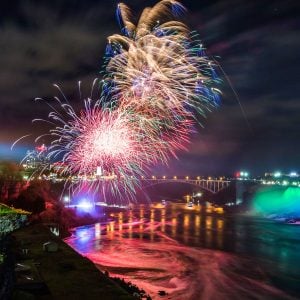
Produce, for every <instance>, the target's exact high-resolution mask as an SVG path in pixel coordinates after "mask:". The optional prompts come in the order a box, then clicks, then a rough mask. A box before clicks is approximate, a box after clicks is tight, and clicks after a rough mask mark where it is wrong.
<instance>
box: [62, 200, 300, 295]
mask: <svg viewBox="0 0 300 300" xmlns="http://www.w3.org/2000/svg"><path fill="white" fill-rule="evenodd" d="M112 217H113V221H110V222H107V223H97V224H95V225H94V226H87V227H80V228H77V229H76V230H75V231H74V236H73V238H70V239H68V240H67V242H68V243H69V244H70V245H71V246H72V247H74V248H75V249H76V250H77V251H79V252H81V253H82V254H84V255H86V256H88V257H89V258H90V259H91V260H93V261H94V262H95V263H97V264H98V265H100V266H101V267H102V268H105V269H109V271H110V272H111V273H112V274H114V275H116V276H121V277H124V278H125V279H127V280H130V281H133V282H134V283H136V284H138V285H140V286H141V287H143V288H144V289H146V290H147V291H148V292H150V293H152V296H154V298H155V295H156V292H157V291H158V290H159V289H164V290H167V291H168V292H169V293H170V294H171V295H172V297H171V299H187V300H188V299H197V300H198V299H289V296H288V295H287V294H285V293H284V292H281V291H280V289H283V290H284V289H286V290H287V291H289V292H291V293H292V294H294V295H297V296H298V295H300V288H299V285H298V283H299V278H300V270H299V268H298V265H297V263H295V262H298V261H299V260H300V226H299V227H297V226H288V225H281V224H276V223H273V222H270V221H267V220H263V219H257V218H251V217H246V216H232V215H226V214H224V213H223V212H222V211H217V210H216V209H214V208H213V207H204V206H195V207H193V208H192V209H191V208H187V207H186V206H185V205H179V204H172V205H167V206H166V207H165V206H161V205H156V206H155V205H154V206H152V207H147V206H142V205H141V206H138V207H135V208H134V209H132V210H131V211H128V212H120V213H116V214H114V215H113V216H112ZM250 282H251V284H250ZM187 289H188V290H189V292H188V293H187V292H186V290H187ZM246 294H249V297H246V296H245V295H246ZM199 295H201V296H199ZM182 297H184V298H182Z"/></svg>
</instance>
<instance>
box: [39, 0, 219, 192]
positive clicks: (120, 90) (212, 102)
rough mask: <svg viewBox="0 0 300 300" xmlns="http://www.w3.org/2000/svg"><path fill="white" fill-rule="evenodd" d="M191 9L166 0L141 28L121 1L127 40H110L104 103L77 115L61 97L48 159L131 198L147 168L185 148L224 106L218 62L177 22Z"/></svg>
mask: <svg viewBox="0 0 300 300" xmlns="http://www.w3.org/2000/svg"><path fill="white" fill-rule="evenodd" d="M184 11H185V9H184V7H183V6H182V5H181V4H180V3H179V2H178V1H173V0H162V1H160V2H159V3H158V4H156V5H155V6H154V7H151V8H146V9H145V10H144V11H143V12H142V14H141V16H140V19H139V21H138V22H137V23H136V24H135V23H134V22H133V21H132V17H131V12H130V10H129V8H128V7H127V6H126V5H125V4H123V3H120V4H119V5H118V8H117V17H118V21H119V24H120V26H121V29H122V34H121V35H119V34H114V35H112V36H110V37H108V45H107V48H106V60H105V67H104V76H103V80H102V81H101V85H100V91H101V96H100V97H99V99H98V100H96V101H92V100H91V98H92V97H90V98H87V99H85V100H84V107H83V109H82V110H81V111H80V112H76V111H75V109H73V107H72V106H71V105H70V104H69V102H68V101H67V100H66V98H65V96H63V100H61V99H59V98H58V97H55V100H56V101H57V102H58V104H59V109H54V110H53V111H52V112H50V114H49V119H48V120H47V122H48V123H50V124H51V126H52V127H51V129H50V130H49V133H47V134H46V135H49V136H50V137H51V140H52V142H51V145H50V147H49V154H48V158H49V159H50V160H52V161H58V162H61V164H60V167H59V168H58V169H57V171H58V170H59V172H60V173H62V174H64V175H65V176H73V177H74V176H75V177H76V178H78V180H79V185H78V186H82V185H84V186H86V185H88V186H89V187H90V188H91V189H93V190H95V191H102V193H103V195H104V197H105V196H106V195H108V194H109V193H110V194H112V195H118V196H121V197H122V198H124V196H125V198H126V197H127V196H128V195H130V198H132V196H133V195H134V193H135V189H136V187H137V186H138V184H139V178H140V177H141V176H143V175H144V174H145V172H146V171H147V170H148V168H149V167H150V166H152V165H153V164H156V163H163V164H166V163H167V162H168V160H169V159H170V157H174V156H175V157H176V152H177V151H178V150H183V149H186V145H187V144H188V143H189V141H190V135H191V133H192V132H194V130H195V129H194V127H195V126H194V124H195V123H196V122H199V116H205V114H206V112H208V111H211V110H212V109H213V108H214V107H216V106H217V105H218V103H219V97H220V91H219V90H218V89H217V88H216V85H217V84H218V83H219V79H218V77H217V75H216V72H215V65H214V63H213V61H211V60H209V58H208V57H207V55H206V54H205V51H204V48H203V45H202V43H201V42H200V41H199V38H198V35H197V34H195V33H191V32H190V31H189V29H188V28H187V26H186V25H185V24H183V23H182V22H180V21H177V20H174V16H178V15H180V14H181V13H182V12H184ZM93 87H94V85H93ZM91 94H92V93H91ZM50 107H51V108H53V106H52V105H50ZM43 136H44V135H43ZM40 138H41V137H39V138H38V139H40ZM38 139H37V140H38ZM87 182H90V183H87ZM73 185H74V184H72V186H73ZM127 198H128V197H127Z"/></svg>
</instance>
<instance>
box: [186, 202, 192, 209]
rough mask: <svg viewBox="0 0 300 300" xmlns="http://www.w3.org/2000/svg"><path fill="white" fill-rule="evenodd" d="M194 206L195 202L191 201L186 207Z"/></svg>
mask: <svg viewBox="0 0 300 300" xmlns="http://www.w3.org/2000/svg"><path fill="white" fill-rule="evenodd" d="M193 206H194V203H193V202H192V201H190V202H188V203H187V204H186V207H188V208H192V207H193Z"/></svg>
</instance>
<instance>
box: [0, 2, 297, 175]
mask: <svg viewBox="0 0 300 300" xmlns="http://www.w3.org/2000/svg"><path fill="white" fill-rule="evenodd" d="M116 3H117V1H108V0H107V1H100V0H98V1H92V0H52V1H46V0H36V1H33V0H30V1H29V0H28V1H26V0H20V1H6V4H3V3H1V9H0V15H1V17H0V32H1V34H0V49H1V55H0V91H1V93H0V159H9V158H10V159H15V160H18V159H20V158H21V156H22V151H23V154H24V149H27V148H33V145H32V144H31V145H30V143H31V141H32V139H31V140H30V139H29V140H24V141H23V142H22V143H20V144H18V147H16V148H15V150H14V151H13V152H11V151H10V150H8V149H9V148H10V145H11V144H12V143H13V142H14V141H15V140H16V139H17V138H19V137H20V136H22V135H25V134H28V133H34V134H35V133H36V132H37V131H38V130H40V128H37V127H34V126H32V124H31V120H32V119H33V118H37V117H38V118H39V117H45V116H46V115H47V113H48V112H49V109H48V108H47V106H46V105H44V104H42V103H36V102H34V98H35V97H42V98H50V97H52V96H54V95H57V94H58V93H57V90H56V89H55V88H54V87H53V83H57V84H59V85H60V86H61V88H62V89H63V90H64V92H65V94H66V95H67V96H68V98H69V99H70V102H71V103H72V104H74V105H75V106H78V105H79V100H78V99H79V97H78V93H77V92H76V88H77V82H78V81H79V80H80V81H82V86H83V93H86V94H88V92H89V91H90V87H91V84H92V81H93V79H94V78H96V77H99V76H100V75H99V71H100V69H101V65H102V63H103V59H102V57H103V54H104V50H105V45H106V37H107V36H108V35H111V34H113V33H116V32H117V33H119V32H120V30H119V27H118V24H117V21H116V19H115V8H116ZM125 3H127V4H128V5H129V6H131V7H132V8H133V10H134V11H135V12H136V13H135V14H136V15H138V13H139V12H140V11H141V9H142V8H143V7H144V6H147V5H153V4H154V3H156V1H140V0H128V1H125ZM182 3H183V4H184V5H185V6H186V7H187V9H188V11H187V14H186V16H185V17H183V19H184V21H185V22H186V23H187V24H188V25H189V27H190V28H191V29H193V30H197V31H198V33H199V34H200V37H201V39H202V40H203V43H204V45H205V46H206V48H207V52H208V54H209V55H210V56H213V57H214V58H215V59H216V60H218V61H219V62H220V64H221V66H222V67H223V69H224V70H225V72H226V74H227V76H228V78H229V79H230V81H231V83H232V86H233V88H234V90H235V91H236V93H237V95H238V97H239V101H240V103H241V105H242V108H243V110H244V112H245V116H246V117H245V116H244V114H243V113H242V110H241V108H240V105H239V101H238V100H237V98H236V96H235V94H234V92H233V90H232V89H231V87H230V85H229V83H228V81H227V79H226V78H225V77H224V76H222V75H221V74H220V75H221V76H222V79H223V84H222V86H221V89H222V91H223V98H222V104H221V105H220V107H219V108H218V109H217V110H215V111H214V112H213V113H211V114H208V115H207V118H206V119H205V120H201V121H202V124H203V125H204V127H203V129H201V130H200V133H199V134H197V135H195V136H194V137H193V139H192V143H191V145H190V146H189V151H188V152H186V153H180V154H179V160H176V159H172V160H171V161H170V163H169V167H168V168H166V167H164V168H162V169H160V170H156V171H160V172H164V173H165V174H170V175H171V174H175V173H176V174H177V175H179V174H182V175H185V174H191V175H194V174H195V175H196V174H199V175H202V174H203V175H204V174H219V175H221V174H232V173H233V172H235V171H236V170H239V169H246V170H249V171H250V172H251V173H252V174H260V173H262V172H265V171H273V170H275V169H279V170H282V171H285V172H289V171H292V170H293V171H294V170H295V171H300V135H299V132H300V101H299V100H300V96H299V94H300V84H299V80H300V72H299V67H300V18H299V16H300V13H299V12H300V9H299V8H300V2H299V1H296V0H295V1H288V0H285V1H282V0H281V1H268V0H266V1H239V0H226V1H225V0H223V1H195V0H194V1H192V0H189V1H188V0H186V1H182Z"/></svg>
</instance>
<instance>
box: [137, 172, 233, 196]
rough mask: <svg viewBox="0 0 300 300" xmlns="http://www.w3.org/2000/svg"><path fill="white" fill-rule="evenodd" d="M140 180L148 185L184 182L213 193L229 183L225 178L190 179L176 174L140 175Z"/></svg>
mask: <svg viewBox="0 0 300 300" xmlns="http://www.w3.org/2000/svg"><path fill="white" fill-rule="evenodd" d="M142 182H144V183H148V184H149V185H148V186H152V185H156V184H161V183H186V184H190V185H194V186H198V187H200V188H202V189H204V190H207V191H209V192H211V193H213V194H216V193H218V192H219V191H221V190H223V189H225V188H227V187H228V186H229V185H230V183H231V181H230V180H225V179H201V178H200V177H197V178H196V179H190V177H189V176H186V177H184V178H177V176H174V177H172V178H167V177H166V176H163V177H161V178H158V177H156V176H152V177H151V178H145V177H142Z"/></svg>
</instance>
